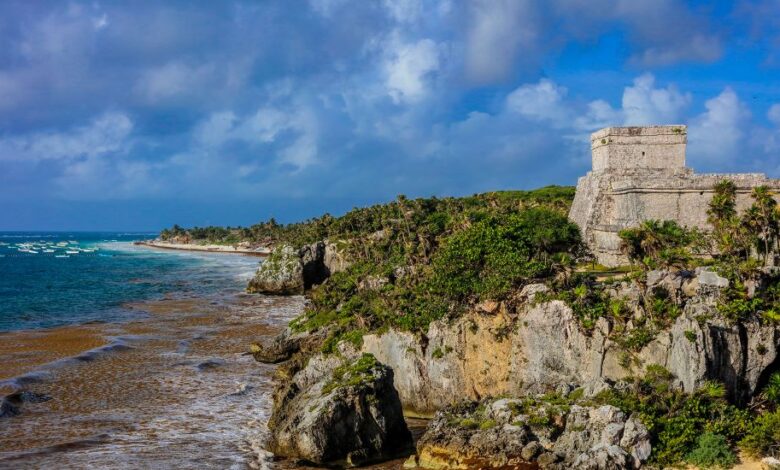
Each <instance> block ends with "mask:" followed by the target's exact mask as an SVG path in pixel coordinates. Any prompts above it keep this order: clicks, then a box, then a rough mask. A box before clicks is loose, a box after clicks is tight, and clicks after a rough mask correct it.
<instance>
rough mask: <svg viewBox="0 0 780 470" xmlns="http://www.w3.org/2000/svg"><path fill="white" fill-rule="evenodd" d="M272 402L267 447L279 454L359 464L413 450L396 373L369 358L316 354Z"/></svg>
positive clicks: (324, 462) (328, 462) (325, 462)
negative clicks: (395, 386) (396, 382)
mask: <svg viewBox="0 0 780 470" xmlns="http://www.w3.org/2000/svg"><path fill="white" fill-rule="evenodd" d="M344 356H346V357H347V358H348V359H342V357H344ZM274 398H275V399H274V410H273V415H272V417H271V420H270V422H269V425H268V426H269V429H270V431H271V433H270V439H269V441H268V449H269V450H270V451H271V452H273V453H274V454H275V455H277V456H281V457H288V458H294V459H298V460H302V461H306V462H311V463H314V464H317V465H339V466H356V465H363V464H365V463H369V462H373V461H381V460H387V459H390V458H395V457H398V456H400V455H403V454H406V455H408V452H409V451H410V449H411V448H412V437H411V434H410V433H409V430H408V429H407V427H406V423H405V422H404V418H403V414H402V409H401V402H400V400H399V398H398V394H397V393H396V391H395V389H394V388H393V371H392V369H390V368H388V367H387V366H385V365H383V364H381V363H379V362H377V361H376V359H375V358H374V357H373V356H371V355H368V354H366V355H362V356H356V355H355V354H354V353H349V352H347V353H346V354H344V355H336V354H331V355H327V356H325V355H321V354H320V355H315V356H313V357H311V358H310V359H309V361H308V363H307V364H306V366H305V367H303V368H302V369H300V370H299V371H297V372H296V373H294V374H293V375H292V377H290V378H289V380H285V381H282V382H280V386H279V388H278V389H277V390H276V392H275V397H274Z"/></svg>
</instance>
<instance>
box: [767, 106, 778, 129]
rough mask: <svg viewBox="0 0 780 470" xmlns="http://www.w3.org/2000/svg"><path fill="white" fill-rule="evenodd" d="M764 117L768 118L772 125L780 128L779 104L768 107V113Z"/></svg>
mask: <svg viewBox="0 0 780 470" xmlns="http://www.w3.org/2000/svg"><path fill="white" fill-rule="evenodd" d="M766 117H767V118H769V120H770V121H771V122H772V124H774V125H775V126H778V127H780V103H776V104H773V105H772V106H770V108H769V111H768V112H767V113H766Z"/></svg>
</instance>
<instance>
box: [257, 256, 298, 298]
mask: <svg viewBox="0 0 780 470" xmlns="http://www.w3.org/2000/svg"><path fill="white" fill-rule="evenodd" d="M303 267H304V266H303V262H302V261H301V257H300V255H299V254H298V251H297V250H295V248H293V247H291V246H289V245H283V246H280V247H277V248H275V249H274V251H273V252H271V254H270V255H269V256H268V258H266V259H265V261H263V263H262V264H261V265H260V268H259V269H258V270H257V273H255V276H254V277H253V278H252V279H251V280H250V281H249V285H248V286H247V292H250V293H254V294H275V295H294V294H302V293H303V291H304V278H303Z"/></svg>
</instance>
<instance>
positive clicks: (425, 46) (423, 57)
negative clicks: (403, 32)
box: [384, 38, 440, 103]
mask: <svg viewBox="0 0 780 470" xmlns="http://www.w3.org/2000/svg"><path fill="white" fill-rule="evenodd" d="M386 47H387V50H386V53H387V55H388V57H387V59H386V60H385V62H384V70H385V76H386V86H387V91H388V94H389V95H390V96H391V97H392V98H393V101H394V102H396V103H400V102H414V101H418V100H420V99H422V98H424V97H425V95H426V94H427V92H428V80H429V79H430V76H431V75H432V74H433V73H435V72H436V71H437V70H439V60H440V50H439V46H438V45H437V44H436V43H435V42H433V41H432V40H430V39H422V40H420V41H417V42H415V43H409V44H407V43H402V42H400V41H399V40H398V39H397V38H393V39H391V40H390V41H389V42H388V44H387V46H386Z"/></svg>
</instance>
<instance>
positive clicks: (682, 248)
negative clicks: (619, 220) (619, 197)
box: [618, 220, 706, 269]
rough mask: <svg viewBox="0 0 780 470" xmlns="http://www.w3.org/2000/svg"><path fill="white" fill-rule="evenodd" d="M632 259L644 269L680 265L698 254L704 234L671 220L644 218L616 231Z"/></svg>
mask: <svg viewBox="0 0 780 470" xmlns="http://www.w3.org/2000/svg"><path fill="white" fill-rule="evenodd" d="M618 236H619V237H620V239H621V240H622V245H621V246H622V248H623V251H624V252H625V253H626V255H627V256H628V258H629V259H630V260H631V261H632V262H639V263H640V265H641V266H642V267H643V268H645V269H658V268H671V267H673V268H682V267H684V266H686V265H688V264H689V263H690V262H691V260H692V259H693V256H694V255H696V254H699V253H700V252H701V251H702V250H703V249H704V246H703V244H702V241H703V240H706V237H704V236H703V234H702V233H701V232H700V231H699V230H695V229H688V228H685V227H681V226H680V225H679V224H677V222H674V221H672V220H664V221H659V220H646V221H644V222H642V224H641V225H640V226H639V227H637V228H630V229H625V230H621V231H620V232H619V234H618Z"/></svg>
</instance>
